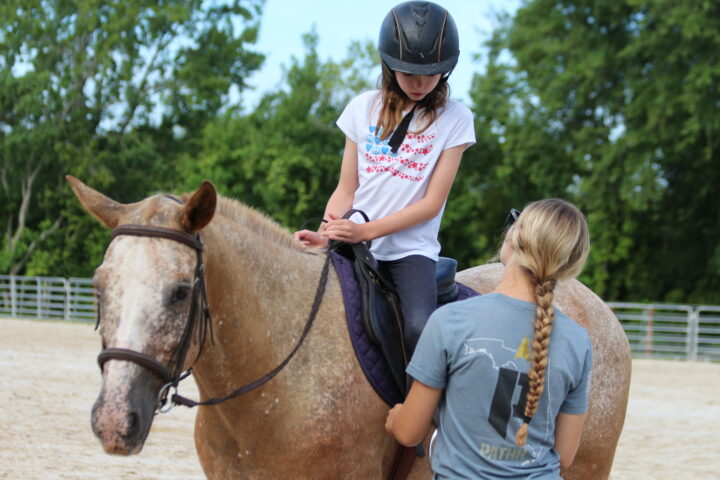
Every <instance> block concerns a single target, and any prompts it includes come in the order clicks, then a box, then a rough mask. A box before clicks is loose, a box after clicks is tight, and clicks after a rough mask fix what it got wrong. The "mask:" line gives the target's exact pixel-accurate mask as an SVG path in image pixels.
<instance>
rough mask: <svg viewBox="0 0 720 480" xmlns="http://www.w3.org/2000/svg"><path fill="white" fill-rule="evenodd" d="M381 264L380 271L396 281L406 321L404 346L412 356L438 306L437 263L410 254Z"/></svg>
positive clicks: (394, 282) (380, 262)
mask: <svg viewBox="0 0 720 480" xmlns="http://www.w3.org/2000/svg"><path fill="white" fill-rule="evenodd" d="M378 263H379V265H380V266H379V268H380V272H381V273H382V274H383V275H384V276H385V277H386V278H387V279H389V280H390V281H392V282H393V286H394V287H395V291H396V292H397V294H398V298H399V299H400V309H401V310H402V314H403V318H404V320H405V347H406V349H407V351H408V354H409V355H410V356H412V352H414V351H415V346H416V345H417V342H418V340H419V339H420V334H421V333H422V331H423V328H425V324H426V323H427V321H428V318H430V314H431V313H432V312H433V311H434V310H435V308H437V283H436V280H435V264H436V263H437V262H435V261H434V260H432V259H430V258H428V257H425V256H423V255H409V256H407V257H404V258H400V259H398V260H389V261H378ZM408 360H409V358H408Z"/></svg>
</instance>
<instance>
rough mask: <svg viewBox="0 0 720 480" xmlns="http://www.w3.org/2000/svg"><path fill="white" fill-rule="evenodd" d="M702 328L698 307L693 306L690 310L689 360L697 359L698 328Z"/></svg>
mask: <svg viewBox="0 0 720 480" xmlns="http://www.w3.org/2000/svg"><path fill="white" fill-rule="evenodd" d="M699 328H700V313H699V312H698V307H693V309H692V310H690V311H689V312H688V344H687V355H688V360H690V361H695V360H697V354H698V342H699V336H698V329H699Z"/></svg>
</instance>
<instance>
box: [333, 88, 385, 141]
mask: <svg viewBox="0 0 720 480" xmlns="http://www.w3.org/2000/svg"><path fill="white" fill-rule="evenodd" d="M375 95H376V94H375V92H365V93H361V94H360V95H358V96H357V97H355V98H353V99H352V100H350V102H349V103H348V104H347V106H346V107H345V109H344V110H343V112H342V114H340V117H338V119H337V122H335V124H336V125H337V126H338V127H339V128H340V130H342V132H343V133H344V134H345V136H346V137H347V138H349V139H350V140H352V141H353V142H355V143H361V139H360V137H359V135H363V133H362V131H363V130H362V129H364V128H365V126H360V124H361V123H362V121H363V120H364V121H365V122H366V123H367V122H368V121H369V117H368V115H367V114H368V111H369V110H370V107H371V105H372V101H373V98H374V97H375Z"/></svg>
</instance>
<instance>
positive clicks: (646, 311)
mask: <svg viewBox="0 0 720 480" xmlns="http://www.w3.org/2000/svg"><path fill="white" fill-rule="evenodd" d="M608 306H609V307H610V308H611V309H612V310H613V312H614V313H615V316H617V318H618V320H619V321H620V323H621V324H622V326H623V328H624V330H625V333H626V334H627V337H628V340H629V342H630V348H631V350H632V354H633V356H634V357H656V358H657V357H660V358H678V359H688V360H710V361H720V306H706V305H700V306H698V305H675V304H660V303H658V304H647V303H626V302H608ZM0 317H12V318H37V319H63V320H80V321H89V322H92V321H94V319H95V293H94V290H93V287H92V281H91V280H90V279H88V278H70V279H65V278H58V277H21V276H8V275H0Z"/></svg>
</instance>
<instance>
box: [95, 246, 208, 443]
mask: <svg viewBox="0 0 720 480" xmlns="http://www.w3.org/2000/svg"><path fill="white" fill-rule="evenodd" d="M195 265H196V253H195V251H194V250H193V249H192V248H190V247H188V246H185V245H183V244H180V243H178V242H175V241H172V240H168V239H162V238H146V237H135V236H125V235H123V236H119V237H116V238H115V239H114V240H113V241H112V243H111V244H110V246H109V247H108V249H107V251H106V253H105V259H104V261H103V264H102V265H101V266H100V267H99V268H98V269H97V270H96V273H95V279H94V282H95V287H96V289H97V291H98V296H99V312H100V334H101V336H102V343H103V349H104V348H123V349H128V350H132V351H135V352H138V353H141V354H144V355H146V356H149V357H152V358H154V359H155V360H157V361H158V362H159V363H161V364H162V365H165V366H166V367H167V368H168V369H170V370H173V369H174V368H175V365H172V364H171V362H173V361H175V358H174V353H175V352H176V350H177V349H178V345H179V343H180V340H181V338H182V335H183V331H184V330H185V325H186V322H187V321H188V313H189V310H190V302H191V291H192V282H193V278H194V274H195ZM196 355H197V346H195V345H194V346H193V347H192V348H191V349H190V351H189V352H188V358H187V359H186V361H192V360H194V358H195V356H196ZM186 366H187V365H186ZM162 385H163V380H162V379H161V378H160V377H159V376H158V375H157V373H155V372H153V371H150V370H148V369H147V368H146V367H143V366H141V365H138V364H136V363H134V362H130V361H126V360H122V359H109V360H107V361H106V362H105V363H104V365H103V384H102V390H101V392H100V396H99V397H98V399H97V401H96V402H95V405H94V406H93V414H92V417H93V421H92V425H93V431H94V432H95V434H96V435H97V436H98V438H99V439H100V441H101V442H102V444H103V447H104V448H105V451H106V452H108V453H120V454H129V453H138V452H139V451H140V450H141V449H142V446H143V444H144V441H145V438H146V437H147V434H148V432H149V431H150V425H151V424H152V419H153V411H154V408H155V405H156V400H157V396H158V392H159V391H160V388H161V387H162Z"/></svg>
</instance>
